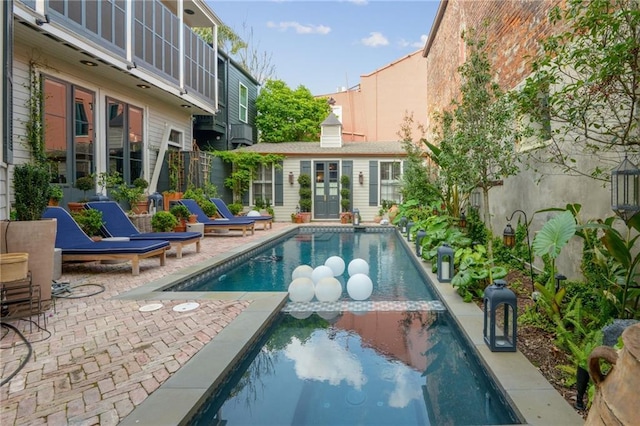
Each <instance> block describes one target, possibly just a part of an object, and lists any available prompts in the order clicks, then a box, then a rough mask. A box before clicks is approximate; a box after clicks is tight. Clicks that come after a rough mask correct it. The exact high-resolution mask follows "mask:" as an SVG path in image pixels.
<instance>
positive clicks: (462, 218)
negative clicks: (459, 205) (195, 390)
mask: <svg viewBox="0 0 640 426" xmlns="http://www.w3.org/2000/svg"><path fill="white" fill-rule="evenodd" d="M458 223H459V224H460V228H466V227H467V215H466V214H464V212H462V213H460V220H459V221H458Z"/></svg>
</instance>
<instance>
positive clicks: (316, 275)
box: [311, 265, 333, 285]
mask: <svg viewBox="0 0 640 426" xmlns="http://www.w3.org/2000/svg"><path fill="white" fill-rule="evenodd" d="M327 277H333V271H332V270H331V268H329V267H328V266H325V265H320V266H318V267H316V268H315V269H314V270H313V272H312V273H311V279H312V280H313V282H314V283H315V284H316V285H317V284H318V282H319V281H320V280H321V279H323V278H327Z"/></svg>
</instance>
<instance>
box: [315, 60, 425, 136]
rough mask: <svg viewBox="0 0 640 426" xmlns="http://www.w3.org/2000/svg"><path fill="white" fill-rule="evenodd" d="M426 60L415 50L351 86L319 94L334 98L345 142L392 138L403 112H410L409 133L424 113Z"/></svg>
mask: <svg viewBox="0 0 640 426" xmlns="http://www.w3.org/2000/svg"><path fill="white" fill-rule="evenodd" d="M426 79H427V62H426V61H425V60H424V58H423V57H422V51H421V50H418V51H416V52H413V53H411V54H409V55H406V56H404V57H402V58H400V59H398V60H396V61H394V62H391V63H390V64H387V65H385V66H383V67H382V68H379V69H377V70H375V71H373V72H371V73H369V74H366V75H363V76H361V77H360V84H358V85H357V86H355V87H353V88H349V89H345V90H341V91H338V92H336V93H328V94H324V95H320V96H318V97H323V98H328V99H333V100H332V101H331V102H332V104H333V105H332V109H333V112H334V113H335V114H336V116H337V117H338V118H339V119H340V121H341V122H342V137H343V139H344V141H345V142H370V141H395V140H398V139H401V138H400V137H399V136H398V131H399V130H400V126H401V125H402V124H403V121H404V117H405V116H406V115H413V118H414V124H413V126H412V135H413V136H414V140H415V139H419V138H420V136H421V133H420V131H419V130H418V123H420V122H422V123H423V124H424V116H425V115H426V113H427V86H426V84H425V81H426Z"/></svg>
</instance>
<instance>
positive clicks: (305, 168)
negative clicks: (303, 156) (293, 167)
mask: <svg viewBox="0 0 640 426" xmlns="http://www.w3.org/2000/svg"><path fill="white" fill-rule="evenodd" d="M300 174H307V175H309V176H311V161H310V160H305V161H301V162H300ZM311 181H313V179H311Z"/></svg>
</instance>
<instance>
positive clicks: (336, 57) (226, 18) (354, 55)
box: [207, 0, 440, 95]
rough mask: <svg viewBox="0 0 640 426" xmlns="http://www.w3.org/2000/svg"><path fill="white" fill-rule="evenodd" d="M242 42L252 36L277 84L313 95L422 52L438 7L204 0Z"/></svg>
mask: <svg viewBox="0 0 640 426" xmlns="http://www.w3.org/2000/svg"><path fill="white" fill-rule="evenodd" d="M207 3H208V4H209V6H210V7H211V9H212V10H213V11H214V12H215V13H216V15H218V17H219V18H220V19H221V20H222V21H223V22H224V23H225V24H226V25H228V26H229V27H231V28H232V29H233V30H234V31H235V32H236V33H238V34H239V35H240V36H245V38H246V36H247V35H248V34H249V30H252V31H253V41H254V44H255V45H256V46H257V47H256V48H257V51H258V52H267V53H268V54H271V55H272V56H271V62H272V63H273V65H274V66H275V69H276V70H275V71H276V78H278V79H281V80H283V81H285V82H286V83H287V85H288V86H289V87H291V88H292V89H295V88H296V87H297V86H299V85H304V86H305V87H307V88H308V89H309V90H310V91H311V93H313V94H314V95H322V94H326V93H332V92H335V91H336V90H337V88H339V87H351V86H355V85H356V84H358V83H359V82H360V76H361V75H363V74H369V73H371V72H373V71H375V70H376V69H378V68H381V67H383V66H385V65H387V64H388V63H390V62H393V61H395V60H397V59H400V58H402V57H403V56H405V55H407V54H409V53H412V52H415V51H416V50H418V49H422V48H423V47H424V44H425V41H426V37H427V34H428V33H429V31H430V29H431V24H432V23H433V19H434V17H435V14H436V11H437V9H438V5H439V3H440V2H439V1H438V0H422V1H376V0H368V1H367V0H325V1H304V0H290V1H282V0H262V1H241V0H240V1H239V0H235V1H225V0H207Z"/></svg>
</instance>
